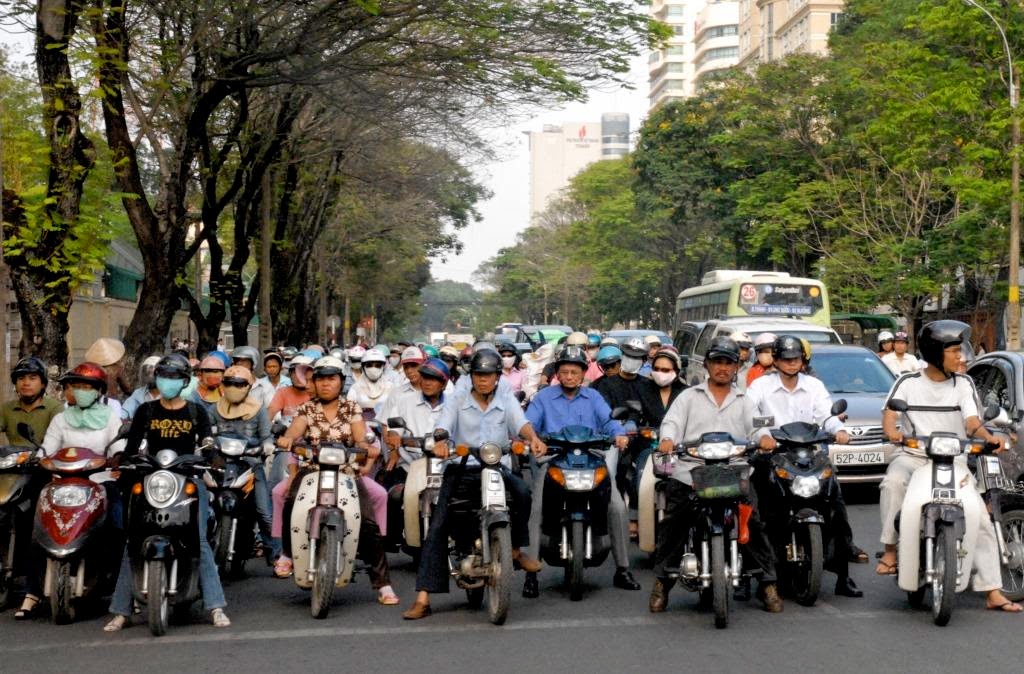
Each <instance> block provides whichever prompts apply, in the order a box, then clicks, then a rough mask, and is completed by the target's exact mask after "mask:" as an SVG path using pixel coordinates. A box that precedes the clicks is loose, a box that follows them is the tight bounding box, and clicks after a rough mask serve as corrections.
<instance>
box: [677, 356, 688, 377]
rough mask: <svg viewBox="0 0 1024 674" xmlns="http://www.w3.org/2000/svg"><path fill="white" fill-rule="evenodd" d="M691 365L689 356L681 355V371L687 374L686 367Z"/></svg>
mask: <svg viewBox="0 0 1024 674" xmlns="http://www.w3.org/2000/svg"><path fill="white" fill-rule="evenodd" d="M688 367H690V357H689V356H679V371H680V372H682V373H683V374H686V368H688Z"/></svg>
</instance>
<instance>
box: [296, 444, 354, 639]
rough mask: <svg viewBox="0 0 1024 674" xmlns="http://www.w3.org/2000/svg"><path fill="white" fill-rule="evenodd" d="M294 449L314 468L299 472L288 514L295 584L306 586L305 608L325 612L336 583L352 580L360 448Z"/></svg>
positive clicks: (320, 614) (323, 615)
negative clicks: (307, 599)
mask: <svg viewBox="0 0 1024 674" xmlns="http://www.w3.org/2000/svg"><path fill="white" fill-rule="evenodd" d="M292 452H294V453H295V454H296V455H297V456H299V458H300V459H301V460H303V461H304V462H305V463H306V464H307V465H311V466H314V467H315V468H316V470H314V471H312V472H310V473H307V474H306V475H304V476H302V478H301V483H300V484H299V486H298V491H297V492H296V495H295V500H294V502H293V506H292V513H291V519H290V521H289V523H288V528H289V531H291V543H292V558H293V560H294V565H295V575H294V578H295V584H296V585H298V586H299V587H300V588H302V589H304V590H311V591H312V597H311V600H310V613H311V614H312V616H313V617H314V618H318V619H322V618H326V617H327V613H328V612H329V611H330V608H331V601H332V600H333V599H334V590H335V588H340V587H345V586H346V585H348V584H349V583H350V582H351V581H352V574H353V572H354V571H355V564H356V554H357V551H358V549H359V527H360V519H361V517H360V513H359V491H358V490H357V488H356V479H357V478H358V476H359V466H360V465H362V464H363V462H365V461H366V452H365V450H362V449H359V448H356V447H348V446H345V445H336V444H323V445H320V446H308V445H300V444H295V445H293V446H292Z"/></svg>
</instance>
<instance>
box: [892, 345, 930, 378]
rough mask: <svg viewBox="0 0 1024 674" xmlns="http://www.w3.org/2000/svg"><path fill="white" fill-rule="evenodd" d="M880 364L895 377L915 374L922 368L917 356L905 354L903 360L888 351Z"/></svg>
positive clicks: (893, 352)
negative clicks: (909, 373) (907, 373)
mask: <svg viewBox="0 0 1024 674" xmlns="http://www.w3.org/2000/svg"><path fill="white" fill-rule="evenodd" d="M882 362H883V363H885V366H886V367H887V368H889V370H890V371H891V372H892V373H893V374H894V375H896V376H897V377H898V376H900V375H901V374H903V373H905V372H917V371H918V370H920V369H922V368H923V367H924V366H923V365H922V363H921V361H919V360H918V359H917V356H913V355H911V354H909V353H905V354H903V358H900V357H899V356H897V355H896V352H895V351H890V352H889V353H887V354H885V355H884V356H882Z"/></svg>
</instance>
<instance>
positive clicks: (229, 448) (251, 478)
mask: <svg viewBox="0 0 1024 674" xmlns="http://www.w3.org/2000/svg"><path fill="white" fill-rule="evenodd" d="M215 444H216V447H217V454H216V455H215V456H214V457H213V458H212V460H211V461H210V469H209V470H207V471H205V472H204V473H203V483H204V484H205V485H206V487H207V488H208V489H209V490H210V493H211V494H212V495H213V513H214V517H215V519H216V522H217V535H216V538H215V539H214V541H213V554H214V558H215V559H216V560H217V569H218V570H219V571H220V574H221V575H222V576H227V575H228V574H232V575H235V576H238V575H240V574H242V573H243V572H244V571H245V562H246V561H247V560H248V559H249V558H250V557H252V552H253V544H254V542H255V528H256V501H255V498H254V495H253V489H254V487H255V484H256V474H255V472H254V471H253V466H252V464H251V463H250V462H249V461H250V460H258V457H259V456H260V455H261V454H262V453H263V451H262V449H261V448H260V447H259V446H256V447H249V446H247V442H246V439H245V438H239V437H233V436H230V435H219V436H217V438H216V440H215ZM249 457H253V459H250V458H249Z"/></svg>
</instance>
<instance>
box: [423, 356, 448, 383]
mask: <svg viewBox="0 0 1024 674" xmlns="http://www.w3.org/2000/svg"><path fill="white" fill-rule="evenodd" d="M420 376H421V377H432V378H434V379H440V380H441V381H442V382H443V383H445V384H447V383H448V379H449V378H450V377H451V370H449V369H448V366H447V365H446V364H445V362H444V361H443V360H441V359H440V358H427V359H426V360H425V361H423V364H422V365H420Z"/></svg>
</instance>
